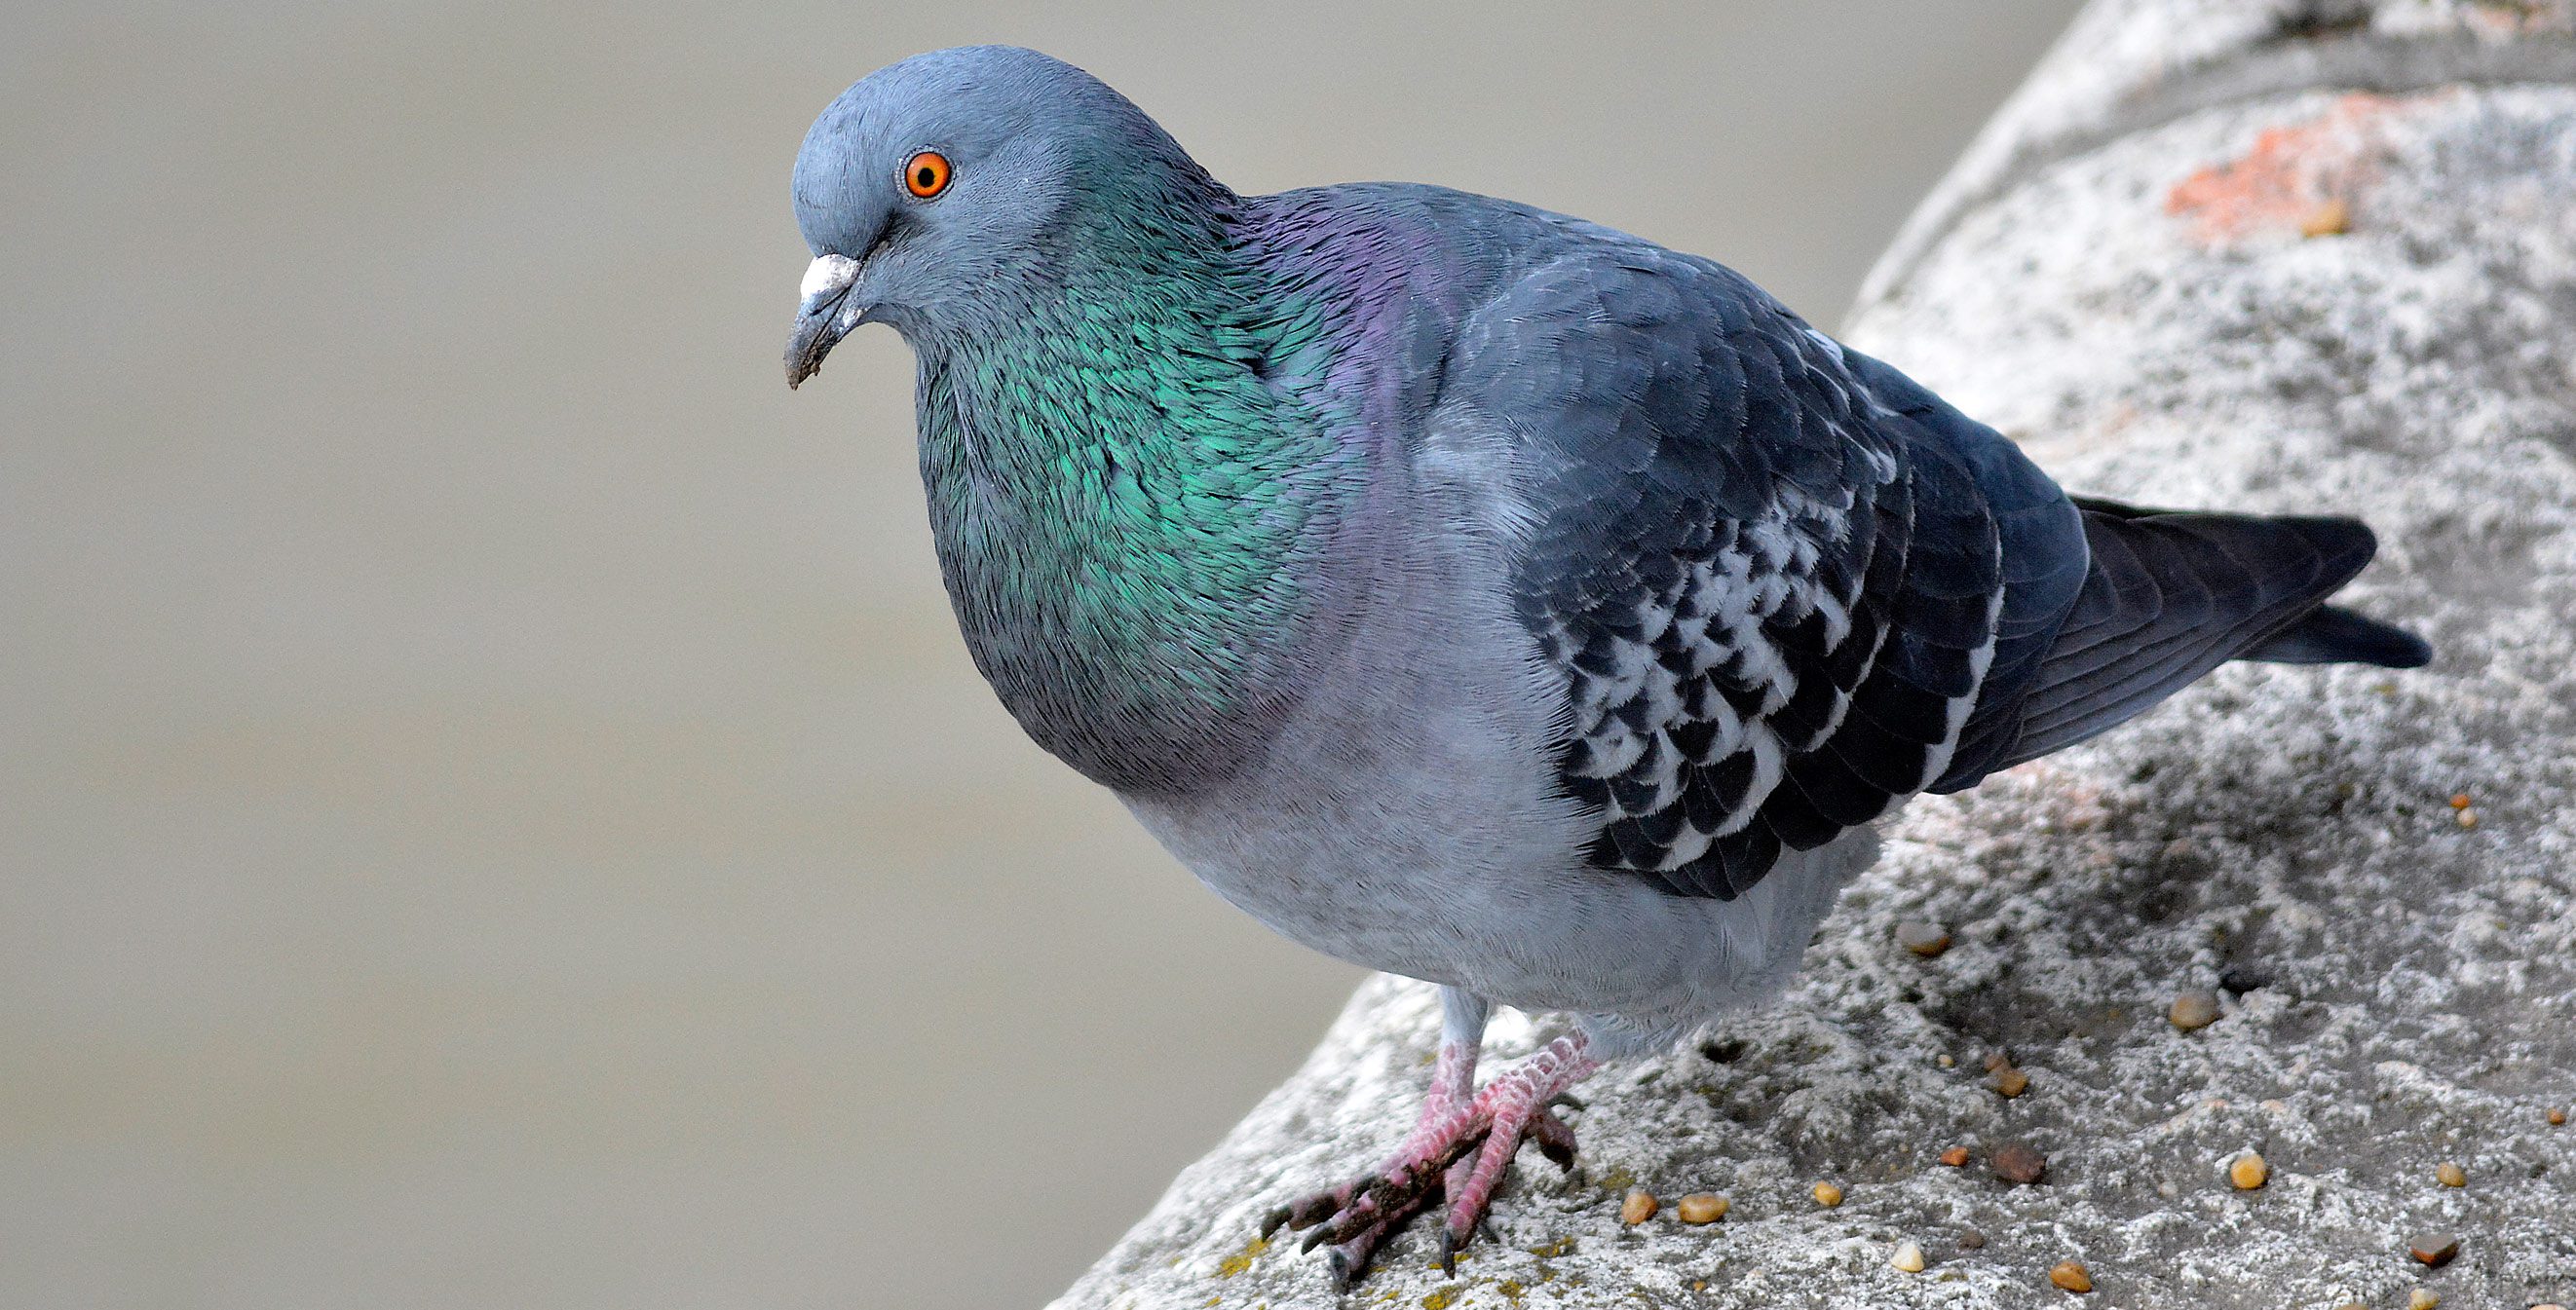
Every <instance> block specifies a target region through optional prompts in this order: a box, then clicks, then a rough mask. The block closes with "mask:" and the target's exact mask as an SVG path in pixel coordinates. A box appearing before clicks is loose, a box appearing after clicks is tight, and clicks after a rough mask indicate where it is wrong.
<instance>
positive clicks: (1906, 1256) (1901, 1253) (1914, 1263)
mask: <svg viewBox="0 0 2576 1310" xmlns="http://www.w3.org/2000/svg"><path fill="white" fill-rule="evenodd" d="M1888 1263H1889V1264H1892V1265H1894V1266H1896V1267H1897V1268H1898V1269H1899V1270H1902V1271H1904V1272H1905V1273H1909V1274H1919V1273H1922V1272H1923V1248H1922V1247H1919V1246H1916V1245H1915V1244H1914V1243H1912V1242H1899V1243H1897V1244H1896V1254H1895V1255H1894V1256H1891V1257H1889V1259H1888Z"/></svg>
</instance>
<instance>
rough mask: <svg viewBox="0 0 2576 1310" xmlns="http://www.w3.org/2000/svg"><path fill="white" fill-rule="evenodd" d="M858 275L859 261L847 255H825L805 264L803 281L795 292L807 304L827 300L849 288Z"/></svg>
mask: <svg viewBox="0 0 2576 1310" xmlns="http://www.w3.org/2000/svg"><path fill="white" fill-rule="evenodd" d="M858 276H859V261H857V260H855V259H852V258H850V257H849V256H847V255H825V256H823V257H822V258H821V259H818V260H815V261H814V262H813V263H812V264H809V265H807V266H806V269H805V281H804V282H803V283H802V284H801V285H799V286H798V287H797V294H798V295H799V296H801V297H802V298H803V300H804V303H806V304H808V305H811V304H813V303H815V302H816V301H819V300H828V299H830V298H832V297H833V296H837V295H839V294H841V293H842V292H844V291H847V290H849V289H850V283H852V282H854V281H856V280H858Z"/></svg>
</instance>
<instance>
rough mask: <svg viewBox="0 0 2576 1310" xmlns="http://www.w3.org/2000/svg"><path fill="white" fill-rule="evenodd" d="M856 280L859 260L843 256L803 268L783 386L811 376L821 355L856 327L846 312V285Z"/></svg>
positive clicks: (791, 386) (828, 257)
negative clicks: (794, 326) (802, 283)
mask: <svg viewBox="0 0 2576 1310" xmlns="http://www.w3.org/2000/svg"><path fill="white" fill-rule="evenodd" d="M858 280H859V261H857V260H855V259H852V258H850V257H848V256H847V255H825V256H823V257H822V258H820V259H817V260H815V261H814V263H813V265H812V266H811V267H809V268H807V269H806V270H805V282H804V285H803V286H801V287H799V288H798V294H799V296H800V297H801V299H800V300H799V301H798V302H797V306H796V330H795V331H794V332H792V333H790V334H789V335H788V338H787V387H788V389H789V390H791V391H793V390H795V389H796V386H797V384H798V383H801V382H803V381H804V380H805V379H807V378H810V377H812V376H814V373H815V371H816V370H818V369H820V368H822V367H823V357H824V356H825V355H828V354H831V353H832V347H834V346H836V345H839V344H840V342H841V338H842V337H845V336H847V335H849V332H850V329H851V328H853V327H856V326H858V318H859V316H858V315H857V314H853V313H850V312H848V310H849V308H850V306H849V303H848V302H849V298H850V286H851V284H853V283H855V282H857V281H858Z"/></svg>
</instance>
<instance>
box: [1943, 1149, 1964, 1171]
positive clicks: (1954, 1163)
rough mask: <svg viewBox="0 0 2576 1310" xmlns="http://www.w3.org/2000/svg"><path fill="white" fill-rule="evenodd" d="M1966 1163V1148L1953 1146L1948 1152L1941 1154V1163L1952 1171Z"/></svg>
mask: <svg viewBox="0 0 2576 1310" xmlns="http://www.w3.org/2000/svg"><path fill="white" fill-rule="evenodd" d="M1967 1162H1968V1148H1966V1147H1964V1146H1953V1147H1951V1148H1950V1149H1949V1150H1946V1151H1943V1152H1942V1153H1941V1163H1943V1164H1946V1165H1948V1166H1950V1167H1951V1168H1953V1169H1956V1168H1958V1167H1959V1166H1961V1165H1963V1164H1966V1163H1967Z"/></svg>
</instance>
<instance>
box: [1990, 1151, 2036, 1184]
mask: <svg viewBox="0 0 2576 1310" xmlns="http://www.w3.org/2000/svg"><path fill="white" fill-rule="evenodd" d="M1986 1167H1987V1168H1989V1169H1992V1170H1994V1171H1995V1177H1997V1178H2000V1179H2003V1180H2004V1181H2005V1182H2008V1183H2020V1184H2022V1185H2023V1186H2028V1185H2030V1184H2032V1183H2035V1182H2038V1181H2039V1180H2040V1179H2042V1178H2045V1177H2047V1176H2048V1157H2047V1156H2044V1155H2041V1154H2040V1153H2039V1152H2037V1151H2035V1150H2033V1149H2031V1147H2030V1144H2029V1143H2027V1142H2006V1143H2004V1144H2003V1145H2001V1146H1998V1147H1995V1148H1994V1149H1993V1150H1991V1151H1988V1152H1986Z"/></svg>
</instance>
